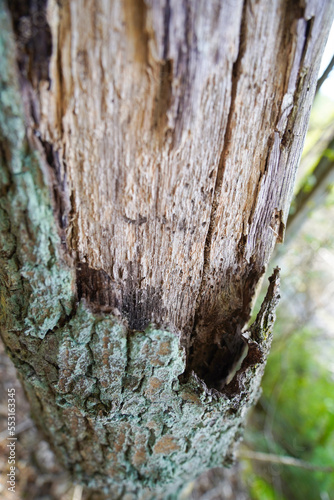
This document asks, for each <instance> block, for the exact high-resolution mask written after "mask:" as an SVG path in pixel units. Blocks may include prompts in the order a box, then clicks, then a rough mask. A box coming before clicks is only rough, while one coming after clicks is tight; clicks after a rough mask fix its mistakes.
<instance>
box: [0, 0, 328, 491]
mask: <svg viewBox="0 0 334 500" xmlns="http://www.w3.org/2000/svg"><path fill="white" fill-rule="evenodd" d="M1 1H3V0H1ZM9 11H10V12H9ZM10 17H11V20H12V25H13V32H12V29H11V20H10ZM332 17H333V2H331V1H330V0H327V1H326V0H312V1H311V0H309V1H300V2H290V1H287V0H275V1H272V2H268V1H267V0H259V1H253V0H244V1H242V0H236V1H233V2H231V1H227V0H226V1H218V0H216V1H212V2H204V1H202V0H194V1H193V2H191V1H188V0H161V1H160V2H159V1H158V0H145V1H144V0H123V1H121V0H109V1H102V0H95V1H92V0H87V1H85V2H84V1H83V0H75V1H73V2H69V1H68V0H64V1H62V2H56V1H55V0H49V1H47V0H35V1H33V0H31V1H28V0H27V1H20V0H15V1H11V2H8V9H7V7H6V6H5V5H4V4H2V8H1V30H0V37H1V51H2V54H1V76H0V85H1V94H2V103H3V105H2V110H1V120H0V126H1V169H2V187H1V205H0V207H1V208H0V209H1V238H2V253H1V259H2V261H1V306H2V313H1V321H2V330H1V334H2V338H3V340H4V342H5V344H6V346H7V349H8V352H9V354H10V356H11V358H12V359H13V361H14V363H15V364H16V366H17V368H18V370H19V372H20V374H21V377H22V382H23V385H24V388H25V390H26V392H27V395H28V398H29V400H30V403H31V408H32V413H33V415H34V418H35V420H36V421H37V422H38V423H39V425H40V427H41V428H42V429H43V431H44V432H45V434H46V435H47V436H48V438H49V440H50V441H51V442H52V443H53V446H54V448H55V449H56V451H57V453H58V456H60V458H61V460H62V461H63V463H64V464H65V466H66V467H67V468H68V469H69V470H70V471H72V473H73V475H74V476H75V477H76V478H78V479H79V480H81V481H85V482H86V483H87V484H89V485H90V486H91V487H94V488H99V489H100V490H102V489H104V490H105V491H106V492H107V493H108V495H111V497H112V498H118V497H124V498H125V496H124V495H125V493H127V494H128V495H129V496H127V497H126V498H132V496H131V495H133V498H151V497H152V496H153V497H154V498H159V497H163V498H169V497H170V498H174V497H176V496H177V495H178V494H179V493H178V492H179V491H180V489H181V488H182V486H183V485H184V483H185V481H186V480H188V479H191V478H193V477H195V476H196V475H197V474H199V473H200V472H201V471H203V470H205V469H207V468H210V467H213V466H217V465H221V464H227V463H228V462H229V460H230V457H231V454H232V452H233V447H234V445H235V443H236V442H237V440H238V438H239V437H240V427H241V426H242V425H243V424H244V422H245V415H246V412H247V408H249V407H250V406H251V405H252V404H254V401H256V398H257V396H258V390H259V384H260V379H261V376H262V373H263V369H264V364H265V361H266V357H267V354H268V350H269V347H270V341H271V326H272V323H273V320H274V309H275V306H276V303H277V300H278V280H279V278H278V270H275V272H274V275H273V277H272V278H271V284H270V286H269V289H268V293H267V296H266V299H265V301H264V303H263V305H262V308H261V311H260V313H259V315H258V317H257V319H256V321H255V323H254V324H253V325H252V326H251V327H249V328H248V330H247V332H248V333H247V334H242V331H243V329H245V328H246V324H247V321H248V319H249V315H250V311H251V306H252V300H253V298H254V295H255V289H256V287H257V285H258V283H259V280H260V278H261V276H262V275H263V273H264V270H265V267H266V265H267V263H268V260H269V257H270V254H271V252H272V250H273V248H274V246H275V243H276V242H282V240H283V237H284V229H285V223H286V218H287V215H288V208H289V204H290V201H291V194H292V188H293V182H294V177H295V172H296V168H297V165H298V161H299V158H300V154H301V149H302V144H303V140H304V136H305V132H306V128H307V123H308V116H309V111H310V107H311V103H312V98H313V95H314V91H315V86H316V80H317V74H318V69H319V64H320V57H321V54H322V50H323V47H324V43H325V41H326V38H327V35H328V31H329V27H330V24H331V19H332Z"/></svg>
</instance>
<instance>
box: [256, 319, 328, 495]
mask: <svg viewBox="0 0 334 500" xmlns="http://www.w3.org/2000/svg"><path fill="white" fill-rule="evenodd" d="M279 326H280V325H279V320H278V323H277V328H276V330H278V329H279ZM276 333H277V336H276V339H277V341H276V342H275V345H274V347H273V350H272V353H271V355H270V357H269V360H268V366H267V370H266V374H265V377H264V379H263V383H262V388H263V395H262V398H261V400H260V404H259V407H258V410H257V412H256V414H255V415H254V416H253V420H252V423H253V426H254V427H253V429H252V430H251V431H248V433H247V437H246V439H247V440H248V442H249V444H251V445H252V447H253V448H254V449H256V450H261V451H264V452H269V453H276V454H278V455H285V456H287V455H288V456H291V457H295V458H299V459H302V460H304V461H307V462H310V463H312V464H314V465H318V466H325V465H331V464H333V463H334V432H333V431H334V401H333V398H332V397H331V394H333V381H332V380H329V377H328V370H327V369H326V366H324V365H322V364H321V363H320V362H319V360H318V359H317V357H316V356H315V355H314V354H315V344H316V342H315V338H314V332H312V331H309V330H308V329H307V328H301V329H300V330H298V331H296V332H295V333H294V334H293V335H291V336H289V337H285V336H284V332H278V331H277V332H276ZM253 465H254V469H255V470H256V471H257V472H258V475H256V474H255V476H253V481H252V484H251V485H250V493H251V498H252V499H254V500H257V499H260V498H261V499H264V498H265V499H267V498H268V499H271V498H273V499H276V498H277V499H280V500H281V499H283V498H294V499H295V500H299V499H300V500H307V499H310V500H314V499H315V498H326V497H323V495H324V492H327V494H328V495H331V493H333V492H334V475H333V474H329V473H326V472H319V471H309V470H305V469H302V468H296V467H291V466H284V465H279V466H278V465H276V464H275V466H274V465H270V464H267V465H266V466H264V467H261V468H259V466H258V465H257V466H255V464H253ZM278 476H279V483H280V490H281V492H279V491H277V489H278V488H277V482H278V481H277V477H278ZM247 481H248V482H249V478H248V480H247ZM272 488H274V490H275V491H276V493H273V490H272ZM261 495H262V496H261ZM277 495H278V496H277ZM329 498H330V497H329Z"/></svg>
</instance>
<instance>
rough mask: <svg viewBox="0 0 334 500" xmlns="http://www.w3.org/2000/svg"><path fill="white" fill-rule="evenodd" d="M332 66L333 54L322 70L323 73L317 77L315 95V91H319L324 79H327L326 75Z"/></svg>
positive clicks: (333, 64) (333, 61) (333, 63)
mask: <svg viewBox="0 0 334 500" xmlns="http://www.w3.org/2000/svg"><path fill="white" fill-rule="evenodd" d="M333 67H334V56H333V57H332V59H331V61H330V63H329V64H328V66H327V68H326V69H325V71H324V72H323V74H322V75H321V77H320V78H319V80H318V82H317V88H316V91H315V95H317V93H318V92H319V90H320V87H321V86H322V84H323V83H324V81H325V80H327V78H328V75H329V73H330V72H331V71H332V69H333Z"/></svg>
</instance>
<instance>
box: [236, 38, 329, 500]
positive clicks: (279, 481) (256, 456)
mask: <svg viewBox="0 0 334 500" xmlns="http://www.w3.org/2000/svg"><path fill="white" fill-rule="evenodd" d="M333 52H334V30H333V29H332V32H331V36H330V39H329V43H328V45H327V56H326V53H325V55H324V59H325V63H326V57H327V60H328V59H329V61H330V62H327V65H326V66H325V68H326V67H327V68H328V66H329V65H330V64H332V67H333V64H334V61H333ZM323 66H324V64H323ZM325 68H324V67H323V68H322V71H320V74H322V73H323V72H324V71H325ZM328 73H329V76H328V77H327V80H326V82H325V84H326V85H325V84H323V86H322V87H321V88H320V89H319V91H318V92H317V95H316V97H315V100H314V105H313V109H312V113H311V119H310V125H309V131H308V134H307V138H306V142H305V148H304V152H303V155H302V160H301V164H300V168H299V170H298V175H297V179H296V187H295V196H294V200H293V203H292V206H291V211H290V214H289V220H288V224H287V230H286V241H285V244H284V245H283V246H280V247H279V248H278V249H277V251H276V254H275V256H274V258H273V259H272V261H271V263H270V265H269V268H268V275H269V274H271V272H272V268H273V267H275V266H276V265H278V266H279V267H280V268H281V301H280V304H279V307H278V312H277V320H276V323H275V327H274V341H273V346H272V351H271V354H270V356H269V359H268V364H267V367H266V371H265V375H264V378H263V383H262V395H261V397H260V399H259V402H258V404H257V406H256V408H255V409H254V410H253V411H252V414H251V415H250V419H249V422H248V425H247V428H246V433H245V440H244V442H243V444H242V446H241V449H240V457H241V465H242V467H241V469H242V474H243V480H244V483H245V487H246V490H247V491H248V495H249V498H251V499H252V500H267V499H268V500H290V499H293V500H299V499H300V500H316V499H319V500H333V499H334V231H333V227H334V72H333V71H329V72H328ZM266 286H267V280H266V279H265V280H264V287H266ZM263 296H264V292H263V293H260V295H259V299H258V301H257V303H258V304H260V303H261V301H262V299H263ZM258 307H259V305H258V306H257V307H256V308H255V311H254V315H255V314H256V312H257V309H258ZM252 453H253V455H252ZM261 453H262V454H263V453H265V454H266V455H261ZM243 456H244V457H247V456H249V457H250V458H248V459H247V458H242V457H243ZM265 457H267V459H266V458H265ZM282 457H291V458H292V460H294V465H285V464H284V463H282V461H284V460H282ZM321 469H323V470H321ZM236 498H237V497H236Z"/></svg>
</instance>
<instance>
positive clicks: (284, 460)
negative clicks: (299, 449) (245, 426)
mask: <svg viewBox="0 0 334 500" xmlns="http://www.w3.org/2000/svg"><path fill="white" fill-rule="evenodd" d="M238 458H247V459H250V460H257V461H258V462H270V463H275V464H281V465H291V466H293V467H300V468H301V469H307V470H313V471H321V472H334V467H323V466H321V465H315V464H310V463H309V462H304V460H299V459H298V458H293V457H284V456H281V455H274V454H273V453H262V452H259V451H251V450H243V451H239V452H238Z"/></svg>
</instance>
